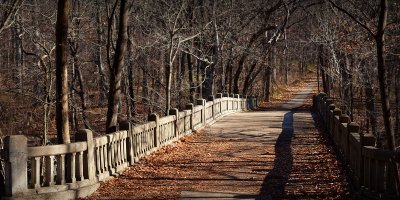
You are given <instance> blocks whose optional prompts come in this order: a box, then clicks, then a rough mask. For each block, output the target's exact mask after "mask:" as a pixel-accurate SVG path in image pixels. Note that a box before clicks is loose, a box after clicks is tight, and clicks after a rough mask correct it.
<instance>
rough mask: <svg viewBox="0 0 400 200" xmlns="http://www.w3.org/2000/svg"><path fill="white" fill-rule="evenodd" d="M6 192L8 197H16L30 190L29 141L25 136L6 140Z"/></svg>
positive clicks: (15, 136) (16, 136) (9, 137)
mask: <svg viewBox="0 0 400 200" xmlns="http://www.w3.org/2000/svg"><path fill="white" fill-rule="evenodd" d="M4 150H5V151H6V152H5V153H6V158H5V172H4V175H5V186H6V188H5V192H6V194H5V195H6V196H9V197H11V196H15V195H17V194H21V193H24V192H26V191H27V190H28V170H27V169H28V165H27V162H28V139H27V138H26V137H25V136H23V135H12V136H6V137H5V138H4Z"/></svg>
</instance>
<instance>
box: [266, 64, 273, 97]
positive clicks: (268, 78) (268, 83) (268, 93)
mask: <svg viewBox="0 0 400 200" xmlns="http://www.w3.org/2000/svg"><path fill="white" fill-rule="evenodd" d="M269 64H271V63H269ZM271 77H272V68H271V66H269V65H268V66H267V68H266V69H265V83H264V99H265V101H266V102H269V101H270V100H271Z"/></svg>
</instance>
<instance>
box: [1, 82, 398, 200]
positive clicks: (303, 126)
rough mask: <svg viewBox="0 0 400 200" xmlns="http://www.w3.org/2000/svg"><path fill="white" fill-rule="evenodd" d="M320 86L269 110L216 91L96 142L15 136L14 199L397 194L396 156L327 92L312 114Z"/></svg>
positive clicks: (11, 163)
mask: <svg viewBox="0 0 400 200" xmlns="http://www.w3.org/2000/svg"><path fill="white" fill-rule="evenodd" d="M315 88H316V84H315V82H309V83H308V84H307V85H306V86H305V87H304V88H303V90H301V91H298V92H297V93H296V94H295V95H294V97H293V98H291V100H289V101H288V102H285V103H283V104H281V105H279V106H275V107H273V108H269V109H266V108H260V107H258V106H259V99H258V98H257V97H252V96H248V97H247V96H240V95H230V94H217V95H216V96H215V97H214V96H210V98H209V99H207V100H205V99H199V100H197V102H196V105H193V104H188V105H187V106H186V109H185V110H183V111H179V110H177V109H171V110H170V112H169V115H168V116H165V117H159V116H157V115H155V114H152V115H150V116H149V122H148V123H146V124H142V125H138V126H133V125H132V124H130V123H127V122H126V123H122V124H121V126H120V131H117V132H115V133H112V134H107V135H104V136H100V137H94V136H93V133H92V132H91V131H90V130H82V131H80V132H79V133H77V134H76V136H75V140H76V142H74V143H71V144H59V145H51V146H41V147H28V146H27V139H26V137H24V136H19V135H14V136H7V137H6V138H5V148H4V149H2V150H1V152H2V155H3V156H4V158H6V159H5V160H6V170H5V172H6V173H5V177H6V181H5V182H6V185H5V194H6V195H8V196H9V197H12V198H16V199H18V198H22V199H26V198H50V199H60V198H63V199H65V198H71V199H72V198H83V197H85V198H88V199H101V198H105V199H117V198H129V199H216V198H218V199H282V198H283V199H327V198H338V199H349V198H354V195H355V194H354V192H353V189H352V187H351V186H350V185H353V186H354V187H356V188H361V191H363V193H365V194H369V196H372V197H377V198H379V197H387V198H392V197H394V196H393V194H394V193H393V188H392V187H391V183H392V182H390V181H393V180H391V179H390V178H389V179H385V178H382V177H389V175H390V170H388V169H389V168H388V166H389V165H388V163H389V160H390V159H391V158H392V157H393V155H392V154H390V152H386V151H384V150H376V149H374V148H373V147H367V145H370V140H369V139H368V137H367V136H362V135H361V136H360V137H357V136H358V135H359V133H358V131H359V130H358V129H357V125H356V124H354V123H349V120H348V116H347V117H346V115H341V113H339V110H338V109H337V108H335V106H334V105H333V104H332V102H331V100H330V99H327V98H326V96H324V94H320V95H318V96H314V98H313V106H314V109H315V112H314V114H312V113H311V112H310V107H311V103H310V102H311V99H312V98H311V97H312V95H313V94H314V93H313V91H315ZM351 136H352V137H351ZM360 139H361V140H363V142H360ZM332 141H333V144H332ZM357 141H358V143H357ZM334 146H335V147H336V148H334ZM364 146H366V147H364ZM378 151H379V152H378ZM360 152H365V153H360ZM337 155H340V156H341V158H342V159H338V157H337ZM341 160H342V161H344V163H342V161H341ZM345 167H347V168H348V170H347V171H348V172H350V176H347V175H346V173H345V172H344V171H345V170H344V168H345ZM378 169H380V170H378ZM357 195H359V194H357Z"/></svg>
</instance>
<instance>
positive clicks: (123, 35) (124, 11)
mask: <svg viewBox="0 0 400 200" xmlns="http://www.w3.org/2000/svg"><path fill="white" fill-rule="evenodd" d="M128 20H129V5H128V2H127V0H121V5H120V13H119V25H118V39H117V44H116V50H115V54H114V61H113V65H112V71H111V74H110V87H109V92H108V110H107V121H106V131H107V133H111V132H114V131H116V130H117V125H118V111H119V106H120V105H119V99H120V96H121V80H122V72H123V70H124V56H125V53H126V48H127V43H128Z"/></svg>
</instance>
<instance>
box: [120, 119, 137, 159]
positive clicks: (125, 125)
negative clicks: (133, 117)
mask: <svg viewBox="0 0 400 200" xmlns="http://www.w3.org/2000/svg"><path fill="white" fill-rule="evenodd" d="M119 130H121V131H127V140H126V153H127V158H128V162H129V165H133V164H134V163H135V153H134V148H135V146H134V141H133V140H134V139H133V137H132V133H131V131H132V129H131V123H129V121H128V120H124V121H122V122H121V123H120V124H119Z"/></svg>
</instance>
